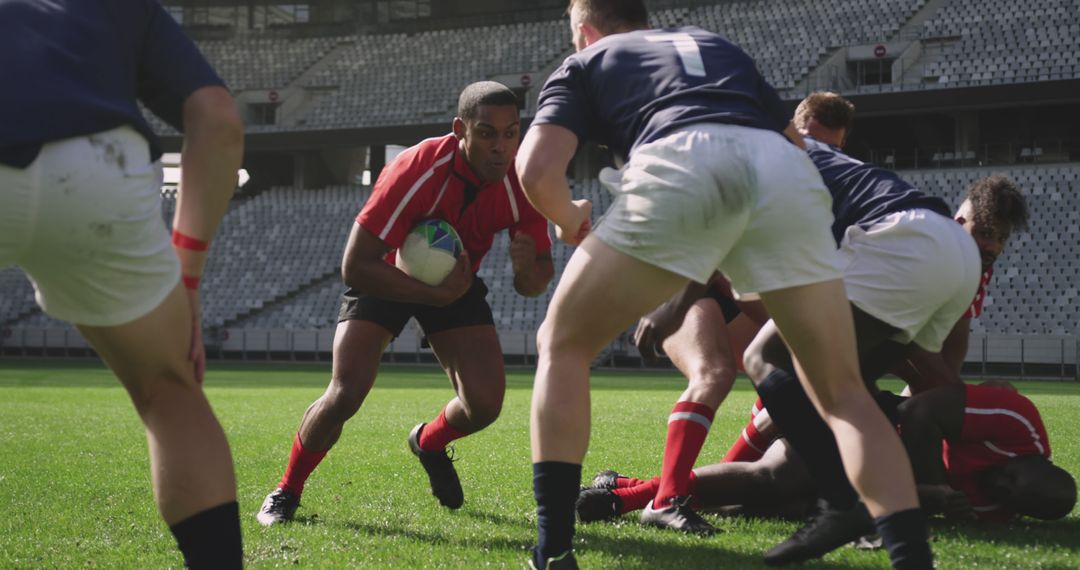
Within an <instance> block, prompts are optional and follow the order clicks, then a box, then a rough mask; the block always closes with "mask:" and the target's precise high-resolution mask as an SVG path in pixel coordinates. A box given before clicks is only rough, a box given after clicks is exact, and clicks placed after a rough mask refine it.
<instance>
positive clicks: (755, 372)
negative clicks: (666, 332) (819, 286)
mask: <svg viewBox="0 0 1080 570" xmlns="http://www.w3.org/2000/svg"><path fill="white" fill-rule="evenodd" d="M853 118H854V106H853V105H852V104H851V103H850V102H848V101H847V100H845V99H843V98H842V97H840V96H838V95H835V94H831V93H815V94H812V95H810V96H809V97H807V98H806V99H805V100H803V102H802V103H800V105H799V108H798V110H797V111H796V116H795V124H796V126H797V127H798V128H799V129H800V131H801V132H802V133H803V134H804V135H806V140H807V146H808V152H809V155H810V158H811V159H812V160H813V161H814V164H815V165H816V166H817V167H818V170H819V171H820V172H821V174H822V178H823V179H824V180H825V183H826V185H827V186H828V187H829V190H830V192H832V195H833V215H834V218H835V221H834V223H833V226H832V227H833V235H834V237H835V238H836V241H837V244H838V245H839V248H840V249H839V250H838V254H839V256H838V259H839V263H840V266H841V267H842V268H843V272H844V285H845V290H846V292H847V297H848V299H849V300H850V301H851V307H852V311H853V312H854V314H855V331H856V333H855V334H856V337H857V339H858V353H859V363H860V366H861V368H862V376H863V378H864V380H866V382H867V387H868V388H869V389H870V390H871V391H876V388H875V387H874V385H873V381H874V380H875V379H877V378H878V377H880V376H881V375H882V374H884V373H885V372H887V371H889V370H891V369H892V368H894V367H895V366H897V365H898V364H900V363H901V362H903V361H904V360H905V359H906V357H907V354H908V352H909V350H910V346H911V345H915V346H918V347H919V348H920V349H921V350H924V351H926V352H929V353H936V352H940V351H941V347H942V344H943V343H944V340H945V337H946V336H948V334H949V332H950V331H951V330H952V329H953V327H954V325H955V324H956V321H957V320H958V319H959V318H960V317H961V315H962V314H963V313H964V311H965V310H966V309H967V308H968V306H969V305H970V304H971V300H972V299H973V298H974V297H975V292H976V290H977V288H978V285H979V275H980V261H979V257H980V255H979V248H978V246H977V245H976V242H975V240H974V239H972V237H971V235H970V234H969V233H968V232H967V231H965V229H964V227H963V226H961V225H960V224H957V223H956V222H955V221H954V220H953V219H952V217H951V215H950V211H949V208H948V206H946V204H945V203H944V202H943V201H942V200H941V199H939V198H935V197H932V196H929V195H926V194H923V193H922V192H920V191H918V190H916V189H915V188H913V187H912V186H911V185H910V184H908V183H906V182H905V181H903V180H902V179H900V178H899V177H898V176H897V175H896V174H894V173H893V172H890V171H888V170H885V169H882V168H878V167H876V166H873V165H870V164H866V163H862V162H860V161H858V160H855V159H853V158H851V157H849V156H847V155H845V154H843V153H842V152H841V151H840V146H841V145H842V144H843V143H844V141H845V139H846V137H847V133H848V132H849V131H850V128H851V124H852V122H853ZM980 183H981V184H985V185H989V186H991V187H992V190H990V192H991V193H992V194H993V195H995V196H1005V197H1007V199H1003V200H999V201H996V202H994V203H993V204H992V206H993V208H992V209H990V210H989V211H987V212H985V216H984V217H983V219H981V220H979V221H980V222H982V223H984V224H987V225H988V227H990V228H993V231H994V232H995V233H996V234H999V235H1008V234H1009V233H1010V232H1011V231H1012V230H1013V229H1014V228H1022V227H1024V226H1025V224H1026V221H1027V209H1026V204H1025V202H1024V198H1023V195H1022V194H1021V192H1020V190H1019V189H1018V188H1016V187H1015V186H1014V185H1013V184H1012V183H1011V182H1010V181H1008V180H1007V179H1005V178H1004V177H991V178H987V179H983V180H982V181H980ZM744 359H745V362H746V368H747V372H748V373H749V375H750V377H751V380H752V381H753V382H754V384H755V386H756V388H757V391H758V394H759V396H761V400H762V402H763V403H764V405H765V407H766V409H768V410H769V414H770V417H771V418H772V420H773V421H774V422H775V423H776V424H777V425H778V426H779V427H780V430H781V431H782V432H783V433H784V434H785V436H786V437H787V439H788V444H789V445H790V446H791V447H792V448H793V449H795V451H796V452H797V453H799V455H800V456H801V457H803V459H804V460H805V461H806V464H807V467H808V468H809V469H810V471H811V473H812V474H813V476H814V481H815V483H816V485H817V486H818V490H819V493H820V494H821V496H822V499H823V500H824V504H825V508H824V509H822V511H821V512H820V514H819V515H818V516H816V517H815V518H813V519H812V520H811V521H810V522H808V523H807V524H806V525H805V526H804V527H803V528H801V529H799V531H797V532H796V533H795V534H794V535H792V537H791V538H789V539H788V540H786V541H784V542H782V543H781V544H779V545H777V546H776V547H774V548H773V549H772V550H771V551H770V552H769V553H768V554H767V555H766V560H767V561H768V562H770V563H773V564H786V563H791V562H798V561H802V560H806V559H809V558H814V557H818V556H821V555H823V554H825V553H826V552H829V551H830V550H832V549H834V548H837V547H839V546H841V545H842V544H845V543H847V542H850V541H851V540H854V539H855V538H857V537H859V536H861V535H863V534H868V533H869V532H871V531H872V526H871V524H870V523H871V520H870V517H869V516H868V514H867V510H866V507H864V505H863V504H862V503H860V501H859V496H858V494H857V493H856V492H855V489H854V488H853V487H852V486H851V485H850V484H849V483H848V482H847V480H846V478H845V477H844V476H843V465H842V463H841V454H842V453H843V447H842V446H841V447H840V448H839V449H838V448H837V441H836V439H835V438H834V437H833V435H832V433H831V432H830V426H829V425H827V424H826V423H825V422H824V421H822V420H821V419H820V418H819V417H818V414H817V413H816V412H815V410H814V407H813V405H812V403H811V402H812V401H811V399H810V398H808V397H807V395H806V393H805V391H804V390H803V387H802V386H801V385H800V384H799V382H798V381H797V380H796V378H795V376H794V368H793V366H792V364H791V362H790V361H789V359H788V356H787V348H786V347H785V344H784V342H783V340H782V339H781V337H780V333H779V331H778V330H777V329H776V327H775V325H773V324H772V323H767V324H766V325H765V326H764V327H762V330H761V332H760V333H759V334H758V336H757V337H756V338H755V339H754V342H753V343H752V344H751V346H750V347H749V348H748V350H747V352H746V354H745V355H744ZM939 368H940V369H939V370H937V371H933V372H932V373H933V374H934V375H937V376H940V377H947V376H949V375H950V374H951V375H954V376H955V371H951V370H948V369H946V368H944V367H943V366H941V367H939ZM953 381H954V382H958V381H959V380H958V378H957V379H954V380H953ZM883 537H884V538H885V539H886V542H888V538H889V537H888V536H887V535H883Z"/></svg>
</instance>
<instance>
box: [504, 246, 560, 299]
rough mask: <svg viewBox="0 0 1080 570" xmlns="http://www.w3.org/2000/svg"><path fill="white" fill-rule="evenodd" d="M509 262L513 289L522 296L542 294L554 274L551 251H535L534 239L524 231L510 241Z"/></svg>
mask: <svg viewBox="0 0 1080 570" xmlns="http://www.w3.org/2000/svg"><path fill="white" fill-rule="evenodd" d="M510 263H511V264H512V265H513V268H514V290H515V291H517V292H518V294H519V295H522V296H524V297H537V296H539V295H542V294H543V293H544V291H546V290H547V287H548V284H549V283H551V278H552V277H554V276H555V263H554V262H553V261H552V259H551V253H550V252H544V253H536V240H534V239H533V238H532V236H530V235H529V234H527V233H524V232H520V233H518V234H517V235H516V236H514V239H512V240H511V241H510Z"/></svg>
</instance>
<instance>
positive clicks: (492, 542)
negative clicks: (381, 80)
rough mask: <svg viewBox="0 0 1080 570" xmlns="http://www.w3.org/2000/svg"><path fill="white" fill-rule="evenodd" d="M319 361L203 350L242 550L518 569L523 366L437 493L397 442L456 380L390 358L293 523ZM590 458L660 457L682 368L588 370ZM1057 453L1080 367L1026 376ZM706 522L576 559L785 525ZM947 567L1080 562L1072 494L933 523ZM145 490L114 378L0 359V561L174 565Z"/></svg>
mask: <svg viewBox="0 0 1080 570" xmlns="http://www.w3.org/2000/svg"><path fill="white" fill-rule="evenodd" d="M328 374H329V367H328V366H327V365H325V364H323V365H276V364H274V365H269V364H268V365H246V366H239V365H227V364H219V363H211V371H210V373H209V375H208V378H207V393H208V395H209V397H210V399H211V401H212V402H213V404H214V407H215V409H216V411H217V413H218V416H219V418H220V419H221V421H222V423H223V424H224V426H225V429H226V432H227V433H228V434H229V438H230V441H231V443H232V449H233V454H234V457H235V459H236V467H237V475H238V481H239V499H240V508H241V512H242V519H243V525H244V540H245V555H246V560H247V563H248V565H250V566H255V567H271V566H283V567H284V566H288V567H291V566H294V565H297V564H299V565H300V566H307V567H348V568H391V567H392V568H431V567H436V568H478V567H493V568H521V567H523V565H524V561H525V558H526V549H527V548H528V547H529V546H530V545H531V544H532V540H533V538H534V524H535V517H534V514H533V508H534V503H533V500H532V487H531V470H530V466H529V452H528V445H529V442H528V428H527V425H528V422H527V417H528V404H529V394H530V384H531V380H532V375H531V373H530V372H529V371H522V372H512V373H511V375H510V379H509V384H510V389H509V391H508V394H507V398H506V405H505V408H504V410H503V415H502V418H501V419H500V420H499V421H498V422H497V423H496V424H495V425H493V426H492V427H491V428H489V429H487V430H485V431H484V432H482V433H480V434H477V435H475V436H473V437H470V438H467V439H465V440H463V441H461V442H459V443H458V444H457V453H458V456H459V457H460V458H461V461H460V462H459V463H458V464H457V465H458V469H459V472H460V474H461V478H462V481H463V484H464V487H465V494H466V503H465V506H464V507H463V508H462V509H461V510H460V511H457V512H448V511H446V510H445V509H442V508H440V507H438V506H437V504H436V502H435V500H434V499H433V498H432V497H431V496H430V495H429V492H428V489H427V484H426V479H425V477H424V475H423V472H422V471H421V470H420V468H419V465H418V464H417V463H416V460H415V459H414V458H413V457H412V456H411V455H410V454H409V452H408V450H407V449H406V445H405V437H406V435H407V434H408V432H409V429H410V428H411V427H412V426H413V425H414V424H416V423H417V422H420V421H426V420H429V419H430V418H432V417H434V416H435V414H437V413H438V411H439V409H440V407H441V406H442V405H443V403H445V402H446V400H447V399H448V398H449V397H450V389H449V387H448V386H447V383H446V381H445V379H444V377H443V376H442V374H441V373H440V372H438V371H437V370H433V369H409V368H387V369H384V370H383V372H382V375H381V377H380V379H379V383H378V385H377V386H376V389H375V390H374V391H373V392H372V394H371V396H370V397H369V398H368V401H367V402H366V403H365V405H364V407H363V409H362V410H361V411H360V413H359V414H358V415H357V417H356V418H354V419H353V420H352V421H351V422H350V423H349V425H348V427H347V428H346V431H345V434H344V435H343V436H342V439H341V441H340V443H339V444H338V446H337V447H335V448H334V450H333V451H332V452H331V453H330V455H328V457H327V459H326V461H325V462H324V463H323V464H322V465H321V466H320V467H319V469H318V470H317V471H316V472H315V474H314V475H313V476H312V477H311V479H310V480H309V482H308V486H307V490H306V493H305V496H304V505H303V506H302V507H301V509H300V511H299V512H298V516H299V520H298V522H296V523H294V524H291V525H287V526H282V527H276V528H272V529H264V528H262V527H260V526H259V525H258V524H257V523H256V522H255V519H254V513H255V511H256V510H257V509H258V507H259V505H260V503H261V501H262V499H263V497H264V496H265V494H266V493H267V492H269V491H270V490H271V489H272V488H273V487H274V485H275V484H276V482H277V481H278V479H279V478H280V477H281V472H282V469H283V468H284V466H285V461H286V459H287V457H288V453H289V446H290V444H291V440H292V436H293V433H294V432H295V429H296V426H297V423H298V421H299V418H300V416H301V414H302V413H303V411H304V410H305V408H306V407H307V406H308V404H310V403H311V401H312V400H314V399H315V398H316V397H318V396H319V394H320V393H321V392H322V390H323V388H324V387H325V383H326V380H327V377H328ZM593 385H594V391H593V417H594V421H593V433H592V449H591V452H590V454H589V456H588V458H587V459H586V463H585V466H584V473H585V476H586V477H588V476H591V475H592V474H593V473H594V472H595V471H598V470H600V469H604V468H618V469H619V470H621V471H623V472H626V473H631V474H640V475H652V474H655V473H656V472H657V471H658V470H659V467H660V457H661V452H662V448H663V439H664V433H665V428H666V426H665V419H666V417H667V414H668V412H669V410H670V409H671V405H672V403H673V401H674V399H675V397H676V395H677V394H678V393H679V391H680V390H681V389H682V386H683V383H682V381H681V380H680V379H679V378H677V377H676V376H675V375H673V374H670V373H668V374H636V373H626V374H611V373H599V374H597V375H596V376H595V378H594V382H593ZM1023 390H1024V392H1025V393H1026V394H1028V395H1029V396H1031V397H1032V399H1033V400H1035V402H1036V404H1038V405H1039V407H1040V408H1041V409H1042V412H1043V417H1044V419H1045V422H1046V424H1047V429H1048V431H1049V433H1050V436H1051V441H1052V444H1053V448H1054V452H1055V453H1054V457H1055V459H1056V461H1057V462H1058V463H1059V464H1060V465H1062V466H1063V467H1065V468H1066V469H1068V470H1069V471H1071V472H1073V473H1080V422H1078V421H1077V419H1076V417H1077V412H1076V410H1077V409H1080V385H1076V384H1051V383H1027V384H1024V385H1023ZM751 402H752V392H751V390H750V388H749V385H748V384H747V383H745V381H740V383H739V384H738V385H737V387H736V389H735V391H734V392H733V393H732V395H731V397H730V398H729V400H728V402H726V403H725V404H724V406H723V407H722V408H721V412H720V414H719V416H718V420H717V422H716V423H715V424H714V428H713V431H712V435H711V436H710V438H709V441H708V442H707V444H706V448H705V451H704V453H703V456H702V458H701V461H702V462H714V461H718V460H719V459H720V457H721V456H722V455H723V452H724V451H725V449H726V447H727V445H728V444H729V443H730V442H731V441H732V439H733V438H734V437H735V435H736V434H737V433H738V431H739V430H740V429H741V427H742V426H743V424H744V422H745V420H746V417H747V412H748V410H749V407H750V404H751ZM712 520H713V522H715V523H716V524H717V525H718V526H720V527H721V528H722V529H724V530H725V531H726V532H724V533H722V534H720V535H718V536H717V537H714V538H710V539H700V538H695V537H688V536H681V535H678V534H676V533H673V532H665V531H660V530H653V529H646V528H642V527H640V526H639V525H638V524H637V523H636V522H635V520H634V519H633V518H630V517H626V518H625V520H623V521H621V522H620V523H619V524H617V525H609V524H599V525H589V526H584V527H581V528H579V531H578V534H577V536H576V538H575V547H576V548H577V550H578V559H579V561H580V563H581V564H582V566H583V567H586V568H679V569H686V570H689V569H692V568H719V567H723V568H756V567H760V566H761V565H760V563H759V559H760V556H761V553H762V552H763V551H764V550H765V549H766V548H767V547H769V546H771V545H773V544H774V543H776V542H777V541H779V540H781V539H783V538H784V537H786V536H787V534H789V533H790V532H791V531H792V530H794V528H795V526H796V525H795V524H794V523H791V522H782V521H767V520H740V519H734V518H732V519H721V518H713V519H712ZM932 532H933V534H934V536H935V543H934V544H935V551H936V556H937V559H938V562H939V567H940V568H969V567H978V568H995V569H1011V568H1077V567H1080V551H1078V547H1080V519H1078V514H1077V512H1076V511H1074V513H1073V514H1072V515H1071V516H1070V517H1069V518H1067V519H1065V520H1063V521H1059V522H1055V523H1038V522H1032V523H1020V524H1014V525H1008V526H1001V525H989V524H984V525H977V526H974V527H970V526H965V527H958V526H955V525H953V524H950V523H946V522H938V523H935V524H934V526H933V530H932ZM886 560H887V558H886V555H885V553H884V552H881V551H878V552H865V551H855V550H853V549H848V548H845V549H841V550H840V551H838V552H836V553H833V554H831V555H829V556H828V557H827V558H826V559H825V560H824V561H821V562H817V563H814V564H810V565H808V567H811V568H880V567H884V566H885V564H886ZM180 565H181V559H180V557H179V555H178V554H177V552H176V550H175V548H174V545H173V541H172V537H171V536H170V534H169V532H168V529H166V528H165V526H164V524H163V523H161V522H160V520H159V519H158V518H157V515H156V512H155V510H154V507H153V501H152V498H151V490H150V483H149V473H148V470H147V456H146V444H145V440H144V437H143V433H142V429H141V426H140V424H139V421H138V419H137V417H136V415H135V413H134V412H133V410H132V408H131V405H130V403H129V402H128V400H127V398H126V397H125V394H124V392H123V391H122V390H121V389H120V388H119V386H118V385H117V384H116V383H115V380H113V379H112V377H111V375H110V374H109V373H108V371H107V370H105V369H103V368H102V367H100V366H99V365H95V364H88V363H56V362H30V361H9V362H6V363H0V568H39V567H64V568H68V567H76V566H78V567H87V566H96V567H107V568H113V567H129V568H136V567H137V568H162V567H170V566H171V567H177V566H180Z"/></svg>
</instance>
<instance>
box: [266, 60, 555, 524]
mask: <svg viewBox="0 0 1080 570" xmlns="http://www.w3.org/2000/svg"><path fill="white" fill-rule="evenodd" d="M453 129H454V132H453V133H452V134H449V135H446V136H443V137H439V138H433V139H428V140H425V141H423V142H421V143H420V144H418V145H416V146H414V147H412V148H409V149H407V150H405V152H403V153H401V154H400V155H399V156H398V157H397V158H395V159H394V161H393V162H392V163H390V164H389V165H388V166H387V168H386V170H384V171H383V173H382V174H381V175H380V176H379V179H378V181H376V183H375V189H374V191H373V192H372V195H371V197H370V198H369V199H368V201H367V203H366V204H365V205H364V208H363V210H362V211H361V212H360V215H359V216H358V217H357V218H356V223H355V224H354V225H353V229H352V234H351V235H350V236H349V242H348V244H347V245H346V247H345V258H344V260H343V262H342V274H343V278H344V281H345V285H346V286H348V287H349V289H348V291H346V293H345V297H344V301H343V303H342V306H341V312H340V314H339V323H338V327H337V332H336V334H335V337H334V365H333V373H332V377H331V380H330V386H329V387H328V388H327V389H326V393H325V394H323V396H322V397H321V398H319V399H318V400H316V401H315V403H313V404H312V405H311V406H310V407H309V408H308V410H307V412H306V413H305V414H304V418H303V420H302V421H301V423H300V429H299V431H297V433H296V437H295V438H294V439H293V445H292V454H291V455H290V457H289V463H288V466H287V467H286V468H285V475H284V476H283V477H282V479H281V482H280V483H279V484H278V487H277V489H275V490H274V491H273V492H271V493H270V494H269V495H268V496H267V497H266V501H265V502H264V503H263V505H262V508H261V509H260V510H259V513H258V516H257V518H258V520H259V522H260V523H262V524H264V525H272V524H275V523H280V522H284V521H288V520H291V519H292V518H293V515H294V513H295V512H296V508H297V506H298V505H299V503H300V495H301V493H302V492H303V490H304V482H305V481H306V480H307V478H308V476H309V475H310V474H311V472H312V471H313V470H314V469H315V467H316V466H317V465H318V464H319V462H320V461H322V459H323V457H324V456H325V455H326V452H327V451H328V450H329V449H330V447H331V446H333V445H334V443H335V442H336V441H337V440H338V438H339V437H340V436H341V430H342V428H343V427H344V424H345V422H346V421H347V420H348V419H349V418H351V417H352V416H353V414H355V413H356V412H357V410H359V408H360V405H361V404H362V403H363V402H364V398H365V397H366V396H367V394H368V391H369V390H371V387H372V386H373V385H374V383H375V375H376V372H377V371H378V369H379V361H380V356H381V355H382V352H383V350H385V349H386V346H387V345H388V344H389V343H390V341H391V340H392V339H393V338H394V337H395V336H397V335H398V334H400V333H401V331H402V329H403V328H404V326H405V324H406V323H407V322H408V321H409V319H411V318H415V319H416V320H417V322H418V323H419V324H420V327H421V328H422V329H423V331H424V334H425V335H426V336H427V341H428V342H429V343H430V344H431V348H432V349H433V350H434V351H435V356H437V357H438V359H439V362H440V364H442V367H443V369H444V370H445V371H446V374H447V376H449V378H450V382H451V384H452V385H453V387H454V390H455V392H456V393H457V396H456V397H455V398H453V399H452V400H450V402H449V403H448V404H446V406H445V407H444V408H443V409H442V411H441V412H439V414H438V415H437V416H436V417H435V419H433V420H431V421H430V422H427V423H421V424H418V425H417V426H416V427H414V428H413V430H412V433H410V434H409V436H408V447H409V449H410V450H411V451H412V453H413V454H415V455H416V456H417V457H418V458H419V460H420V464H421V465H422V466H423V468H424V470H425V471H426V472H427V476H428V479H429V482H430V484H431V492H432V494H433V495H435V497H436V498H437V499H438V500H439V502H440V503H441V504H442V505H444V506H446V507H449V508H451V509H456V508H459V507H460V506H461V505H462V502H463V501H464V494H463V492H462V489H461V483H460V481H459V480H458V475H457V472H456V470H455V469H454V465H453V463H452V462H451V457H450V455H449V454H448V453H447V450H446V446H447V444H449V443H450V442H451V441H454V440H455V439H458V438H461V437H464V436H466V435H469V434H472V433H475V432H477V431H479V430H481V429H483V428H484V427H486V426H488V425H489V424H491V423H492V422H494V421H495V419H496V418H497V417H498V416H499V412H500V410H501V409H502V403H503V396H504V393H505V390H506V376H505V373H504V370H503V356H502V349H501V348H500V346H499V337H498V335H497V333H496V331H495V326H494V319H493V318H492V314H491V307H490V306H488V303H487V300H486V298H485V297H486V295H487V287H485V286H484V283H483V281H481V280H480V279H479V278H478V277H476V276H475V273H476V271H477V269H478V268H479V266H480V262H481V260H483V258H484V255H485V254H486V253H487V251H488V249H489V248H490V247H491V243H492V240H493V239H494V236H495V234H496V233H497V232H499V231H501V230H504V229H509V231H510V236H511V244H510V257H511V260H512V263H513V268H514V288H515V289H516V290H517V291H518V293H520V294H522V295H525V296H529V297H534V296H537V295H540V294H541V293H543V292H544V290H545V289H546V288H547V285H548V283H549V282H550V281H551V278H552V276H553V275H554V266H553V264H552V260H551V255H550V248H551V240H550V238H549V237H548V226H547V221H546V220H545V219H544V218H543V217H541V216H540V215H539V214H538V213H537V212H536V211H535V210H534V209H533V208H532V206H531V205H529V202H528V201H527V200H526V199H525V196H524V195H523V194H522V190H521V187H520V186H519V184H518V181H517V175H516V174H515V172H514V170H513V168H512V166H513V164H514V156H515V154H516V153H517V148H518V144H519V136H520V134H519V133H520V123H519V118H518V107H517V98H516V96H515V95H514V93H513V92H512V91H510V90H509V89H508V88H506V87H505V86H503V85H501V84H499V83H495V82H490V81H484V82H479V83H473V84H472V85H469V86H468V87H466V88H465V90H464V91H463V92H462V93H461V97H460V100H459V102H458V116H457V118H455V119H454V123H453ZM429 218H439V219H442V220H445V221H446V222H448V223H449V224H450V225H451V226H453V227H454V228H455V230H456V231H457V233H458V235H459V236H460V238H461V241H462V243H463V245H464V248H465V253H463V254H462V255H461V256H460V257H459V258H458V263H457V266H456V267H455V268H454V269H453V270H452V271H451V273H450V275H449V276H447V277H446V279H445V280H443V282H442V283H439V284H438V285H434V286H432V285H426V284H424V283H423V282H421V281H419V280H417V279H414V278H412V277H409V276H408V275H406V274H405V273H403V272H402V271H401V270H399V269H398V268H397V267H395V266H394V264H393V263H392V258H391V256H392V255H393V254H392V253H391V252H392V251H393V250H396V249H397V248H399V247H401V245H402V243H403V242H404V240H405V236H406V235H407V234H408V233H409V230H410V229H412V228H413V226H415V225H416V224H417V223H418V222H420V221H423V220H425V219H429ZM388 258H391V259H388Z"/></svg>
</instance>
